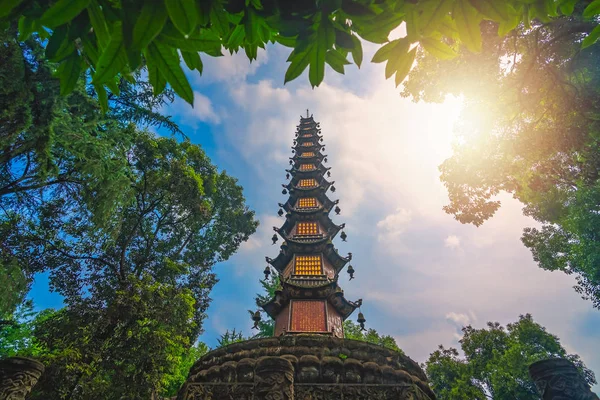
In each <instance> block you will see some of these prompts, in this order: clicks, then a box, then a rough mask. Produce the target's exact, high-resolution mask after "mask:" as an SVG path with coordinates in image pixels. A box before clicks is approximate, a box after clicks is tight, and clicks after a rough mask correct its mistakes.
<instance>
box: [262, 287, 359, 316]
mask: <svg viewBox="0 0 600 400" xmlns="http://www.w3.org/2000/svg"><path fill="white" fill-rule="evenodd" d="M303 299H323V300H327V301H328V302H329V304H331V305H332V306H333V308H334V309H335V310H336V311H337V312H338V313H339V314H340V316H341V317H342V319H343V320H346V319H347V318H348V317H349V316H350V315H351V314H352V313H353V312H354V310H356V309H357V308H358V306H359V302H353V301H349V300H347V299H346V298H345V297H344V293H343V291H342V290H341V289H340V287H339V286H338V284H337V280H331V281H327V282H326V283H325V284H324V285H322V286H318V287H316V286H298V285H295V284H293V283H290V282H287V281H285V282H282V288H281V290H280V291H279V292H278V293H277V294H276V295H275V296H274V297H273V298H272V299H271V300H269V301H268V302H266V303H264V304H261V305H260V307H262V309H263V310H265V312H266V313H267V314H268V315H269V316H270V317H271V318H273V319H275V318H276V317H277V315H279V313H280V312H281V311H282V310H283V309H284V308H285V306H287V305H288V304H289V302H290V301H291V300H303Z"/></svg>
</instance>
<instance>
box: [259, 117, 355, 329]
mask: <svg viewBox="0 0 600 400" xmlns="http://www.w3.org/2000/svg"><path fill="white" fill-rule="evenodd" d="M322 143H323V137H322V136H321V129H320V124H319V123H318V122H315V121H314V119H313V117H312V115H310V114H309V110H308V109H307V110H306V118H304V117H300V125H298V126H297V130H296V137H295V139H294V142H293V147H292V152H293V154H294V155H293V157H290V165H291V167H290V169H287V170H286V171H287V177H289V178H290V180H289V182H288V183H287V184H286V185H283V186H284V189H283V191H282V193H284V194H288V193H289V196H288V199H287V201H286V202H285V203H284V204H279V206H280V207H281V208H280V210H279V214H280V215H281V216H282V215H283V211H282V210H285V222H284V223H283V225H282V226H280V227H273V230H274V231H275V233H274V234H273V243H276V242H277V241H278V239H279V237H281V239H282V244H281V246H280V252H279V254H278V255H277V257H276V258H275V259H272V258H269V257H267V258H266V260H267V262H268V263H269V264H270V265H271V266H272V267H273V268H274V269H275V270H276V271H277V272H278V274H279V279H280V287H279V288H277V290H276V291H275V296H274V297H273V298H272V299H271V300H269V301H268V302H266V303H264V304H261V305H260V306H261V307H262V308H263V310H264V311H265V312H266V313H267V314H268V315H269V316H270V317H271V318H273V319H274V320H275V329H274V335H275V336H280V335H291V334H299V333H313V334H326V335H333V336H336V337H344V328H343V322H344V320H345V319H346V318H348V317H349V316H350V315H351V314H352V313H353V312H354V310H355V309H356V308H358V307H360V305H361V303H362V300H358V301H356V302H353V301H349V300H346V298H345V297H344V291H343V290H342V288H341V287H340V286H339V285H338V279H339V274H340V272H341V271H342V270H343V268H344V267H345V266H346V264H347V263H348V262H349V261H350V260H351V259H352V253H349V254H348V256H346V257H343V256H341V255H340V254H339V253H338V252H337V250H336V249H335V247H334V246H333V240H334V238H335V237H336V236H337V235H338V233H340V231H341V234H340V237H341V238H342V239H343V240H345V239H346V234H345V233H344V232H343V228H344V226H345V225H344V224H341V225H337V224H335V223H334V222H333V221H332V220H331V218H330V216H329V214H330V212H331V210H332V209H334V207H335V212H336V214H339V212H340V208H339V206H338V200H334V201H332V200H330V199H329V197H327V194H326V193H327V191H328V190H330V191H332V192H333V191H334V190H335V188H334V186H333V183H334V182H330V181H328V180H327V179H326V177H325V176H326V175H327V177H329V176H330V175H331V174H330V171H329V170H330V168H328V167H326V166H325V165H324V163H325V162H327V155H325V154H323V151H324V145H323V144H322ZM268 270H270V268H269V266H267V268H266V269H265V275H266V276H268ZM347 272H348V273H349V274H350V277H351V279H352V278H354V273H355V270H354V268H352V266H351V265H350V266H348V271H347ZM257 318H258V319H260V316H259V315H258V312H257V313H255V314H254V317H253V319H255V322H256V319H257ZM361 318H362V322H363V323H364V317H362V314H360V316H359V319H361ZM361 325H362V323H361Z"/></svg>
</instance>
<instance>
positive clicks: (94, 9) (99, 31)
mask: <svg viewBox="0 0 600 400" xmlns="http://www.w3.org/2000/svg"><path fill="white" fill-rule="evenodd" d="M87 10H88V15H89V17H90V22H91V24H92V28H94V33H95V34H96V38H97V39H98V45H99V46H100V48H101V49H102V50H104V48H105V47H106V46H108V43H109V42H110V33H108V26H107V25H106V20H105V19H104V14H103V13H102V9H101V8H100V6H99V5H98V2H97V1H96V0H91V1H90V5H89V6H88V8H87Z"/></svg>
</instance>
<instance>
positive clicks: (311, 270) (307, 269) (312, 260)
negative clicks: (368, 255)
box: [294, 255, 323, 275]
mask: <svg viewBox="0 0 600 400" xmlns="http://www.w3.org/2000/svg"><path fill="white" fill-rule="evenodd" d="M294 275H323V262H322V261H321V256H320V255H305V256H296V260H295V262H294Z"/></svg>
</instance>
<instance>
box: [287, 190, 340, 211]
mask: <svg viewBox="0 0 600 400" xmlns="http://www.w3.org/2000/svg"><path fill="white" fill-rule="evenodd" d="M292 199H293V200H292ZM317 199H318V200H319V202H320V203H321V207H319V208H316V209H311V210H303V209H298V208H296V207H294V204H296V202H297V201H298V198H297V197H295V196H294V197H292V196H290V197H289V198H288V201H286V202H285V203H284V204H281V203H279V207H281V208H283V209H284V210H285V211H286V212H288V213H292V212H295V213H303V214H304V213H306V214H312V213H316V212H319V211H323V212H326V213H330V212H331V209H332V208H333V206H335V205H336V204H338V203H339V202H340V201H339V200H334V201H332V200H330V199H329V197H327V196H325V195H323V196H320V197H317Z"/></svg>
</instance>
